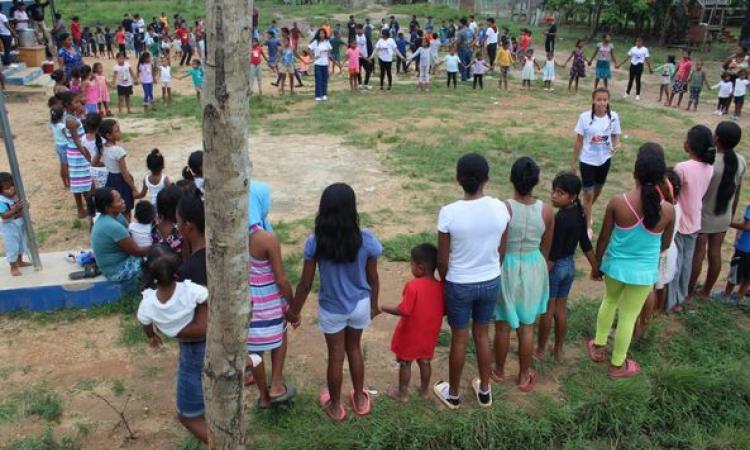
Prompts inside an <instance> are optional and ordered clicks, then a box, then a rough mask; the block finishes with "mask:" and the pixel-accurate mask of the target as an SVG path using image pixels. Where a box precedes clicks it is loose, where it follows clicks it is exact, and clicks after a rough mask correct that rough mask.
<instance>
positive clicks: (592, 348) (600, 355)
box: [586, 339, 607, 363]
mask: <svg viewBox="0 0 750 450" xmlns="http://www.w3.org/2000/svg"><path fill="white" fill-rule="evenodd" d="M586 350H588V352H589V358H591V360H592V361H594V362H597V363H598V362H603V361H604V360H606V359H607V355H606V354H605V353H604V352H603V351H600V350H597V348H596V345H595V344H594V340H593V339H589V341H588V342H586Z"/></svg>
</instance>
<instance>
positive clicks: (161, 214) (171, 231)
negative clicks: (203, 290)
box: [151, 182, 205, 284]
mask: <svg viewBox="0 0 750 450" xmlns="http://www.w3.org/2000/svg"><path fill="white" fill-rule="evenodd" d="M191 194H193V195H194V194H195V184H193V183H192V182H188V183H187V184H186V186H185V189H181V188H180V187H179V186H178V185H177V183H175V184H170V185H169V186H166V187H165V188H164V189H162V190H161V192H159V194H158V195H157V196H156V200H157V203H156V204H155V205H154V206H155V207H156V219H157V220H156V224H155V225H154V227H153V230H152V233H151V240H152V242H153V244H154V245H157V244H158V245H166V246H167V247H169V248H171V249H172V251H174V252H176V253H177V254H178V255H180V256H181V257H182V259H183V260H187V259H189V258H190V252H191V249H190V248H189V247H188V242H187V240H186V239H185V237H184V236H183V235H182V233H181V232H180V228H179V227H178V223H177V207H178V206H179V204H180V202H181V201H182V200H183V198H187V197H189V196H190V195H191ZM203 276H204V277H205V275H203ZM196 281H197V280H196ZM201 284H202V283H201Z"/></svg>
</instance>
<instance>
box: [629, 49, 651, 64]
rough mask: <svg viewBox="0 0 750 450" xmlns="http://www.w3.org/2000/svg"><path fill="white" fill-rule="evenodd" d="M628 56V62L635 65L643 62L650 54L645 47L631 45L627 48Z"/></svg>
mask: <svg viewBox="0 0 750 450" xmlns="http://www.w3.org/2000/svg"><path fill="white" fill-rule="evenodd" d="M628 56H630V64H633V65H636V64H643V63H645V62H646V58H650V57H651V54H649V52H648V49H647V48H646V47H641V48H638V47H632V48H631V49H630V50H628Z"/></svg>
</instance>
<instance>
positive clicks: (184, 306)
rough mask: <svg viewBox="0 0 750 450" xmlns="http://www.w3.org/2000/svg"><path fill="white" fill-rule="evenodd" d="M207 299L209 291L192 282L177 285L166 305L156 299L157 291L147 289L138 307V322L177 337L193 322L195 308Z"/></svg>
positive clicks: (187, 281) (186, 281)
mask: <svg viewBox="0 0 750 450" xmlns="http://www.w3.org/2000/svg"><path fill="white" fill-rule="evenodd" d="M207 299H208V290H207V289H206V288H205V287H203V286H201V285H199V284H195V283H193V282H192V281H190V280H185V281H183V282H180V283H177V286H176V287H175V290H174V294H172V298H170V299H169V300H167V301H166V302H165V303H162V302H160V301H159V299H158V298H156V290H154V289H146V290H144V291H143V299H142V300H141V304H140V305H138V314H137V317H138V322H140V323H141V324H142V325H150V324H152V323H153V324H155V325H156V328H158V329H159V331H161V332H162V333H164V334H165V335H166V336H169V337H175V336H177V334H178V333H179V332H180V331H182V329H183V328H185V327H186V326H187V325H188V324H189V323H190V322H192V320H193V316H195V307H196V306H198V305H199V304H201V303H205V301H206V300H207Z"/></svg>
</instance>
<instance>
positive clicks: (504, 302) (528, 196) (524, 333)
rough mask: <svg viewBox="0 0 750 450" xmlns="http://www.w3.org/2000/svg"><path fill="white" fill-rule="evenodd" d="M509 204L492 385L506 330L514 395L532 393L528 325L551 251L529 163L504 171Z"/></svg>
mask: <svg viewBox="0 0 750 450" xmlns="http://www.w3.org/2000/svg"><path fill="white" fill-rule="evenodd" d="M510 181H511V183H513V198H512V199H509V200H507V203H508V205H509V206H510V212H511V221H510V231H509V232H508V239H507V241H506V244H505V258H504V259H503V270H502V273H501V274H500V292H501V295H500V301H499V302H498V304H497V306H496V308H495V369H494V370H493V373H494V374H495V377H496V379H498V380H499V379H501V378H502V376H503V375H504V372H505V359H506V357H507V356H508V350H509V348H510V330H511V328H512V329H514V330H516V333H517V335H518V364H519V368H518V381H517V385H518V390H519V391H521V392H530V391H531V390H532V389H534V384H535V383H536V378H537V373H536V372H535V371H534V369H532V368H531V352H532V350H533V346H534V328H533V326H534V322H536V318H537V316H538V315H539V314H543V313H545V312H546V311H547V302H548V300H549V275H548V270H547V262H546V260H547V258H548V257H549V251H550V247H551V245H552V235H553V231H554V225H555V217H554V213H553V212H552V208H551V207H550V206H549V205H547V204H545V203H544V202H542V201H541V200H539V199H537V198H536V197H535V196H534V194H533V191H534V187H535V186H536V185H537V183H539V166H538V165H537V164H536V163H535V162H534V160H532V159H531V158H529V157H525V156H524V157H522V158H519V159H518V160H516V162H515V163H514V164H513V167H512V168H511V171H510Z"/></svg>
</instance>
